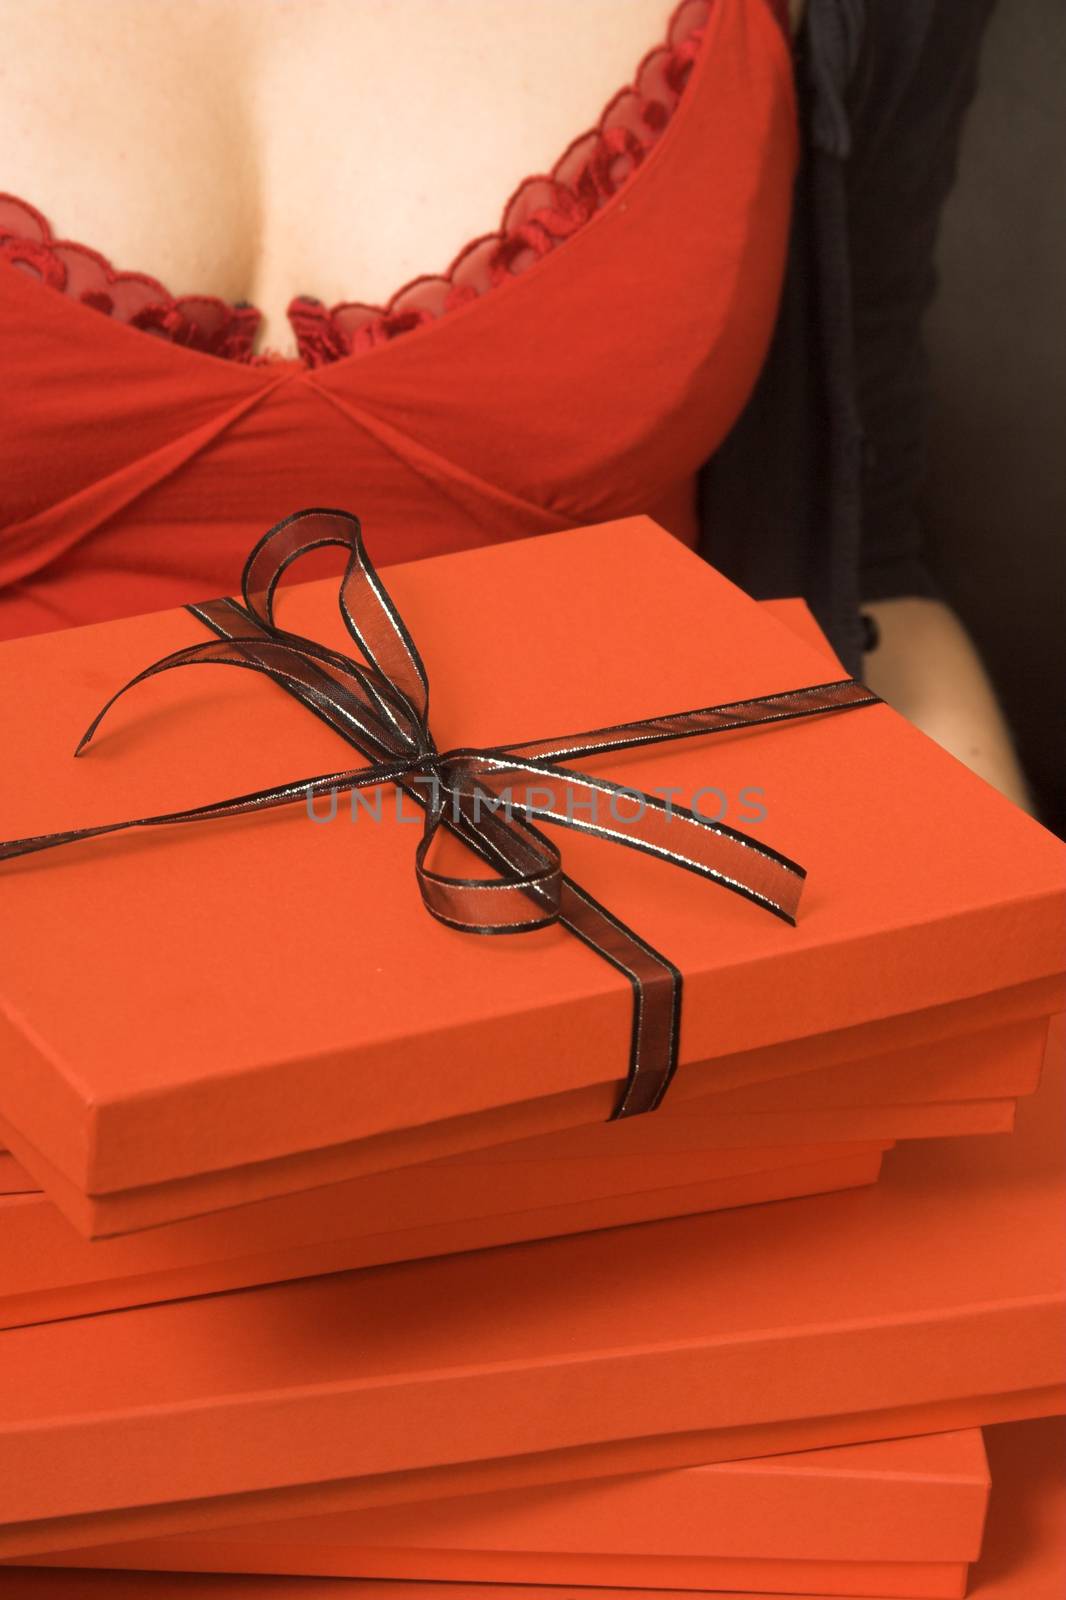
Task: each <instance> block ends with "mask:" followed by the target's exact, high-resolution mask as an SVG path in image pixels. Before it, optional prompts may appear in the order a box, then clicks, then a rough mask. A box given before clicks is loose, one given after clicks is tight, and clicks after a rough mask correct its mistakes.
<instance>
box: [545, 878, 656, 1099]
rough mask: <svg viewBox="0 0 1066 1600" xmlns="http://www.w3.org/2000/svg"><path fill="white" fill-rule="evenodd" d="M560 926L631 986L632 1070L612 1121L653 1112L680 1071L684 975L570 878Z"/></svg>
mask: <svg viewBox="0 0 1066 1600" xmlns="http://www.w3.org/2000/svg"><path fill="white" fill-rule="evenodd" d="M559 921H560V922H561V923H562V924H563V926H564V927H565V928H567V929H568V930H569V931H570V932H571V933H572V934H573V935H574V936H575V937H576V938H578V939H580V940H581V941H582V943H583V944H585V945H587V946H588V947H589V949H590V950H593V951H594V952H595V953H596V955H598V956H599V957H600V958H601V960H603V961H606V962H609V964H610V965H611V966H612V967H614V968H615V969H616V971H618V972H621V973H622V974H623V975H624V976H625V977H626V978H628V980H629V983H630V985H631V987H632V991H633V1025H632V1028H631V1030H630V1039H629V1069H628V1073H627V1075H626V1080H625V1083H624V1085H623V1087H622V1093H621V1096H620V1098H619V1100H618V1103H617V1105H616V1106H615V1109H614V1112H613V1113H612V1117H611V1120H612V1121H613V1122H615V1121H619V1120H620V1119H621V1118H623V1117H638V1116H641V1115H642V1114H643V1113H644V1112H646V1111H654V1110H655V1109H656V1107H657V1106H658V1105H660V1104H661V1102H662V1098H663V1095H664V1094H665V1093H666V1090H667V1088H668V1086H669V1084H670V1080H671V1078H672V1077H673V1075H674V1073H675V1072H676V1071H677V1061H678V1045H679V1042H680V1029H681V984H682V980H681V973H680V971H679V969H678V968H677V967H675V966H674V964H673V962H672V961H669V960H668V959H667V958H666V956H664V955H663V954H662V953H661V952H660V951H658V950H656V949H655V948H654V947H653V946H652V945H650V944H648V942H647V940H645V939H642V938H641V937H640V935H639V934H636V933H634V932H633V929H632V928H630V927H627V926H626V924H625V923H624V922H622V921H621V919H620V918H618V917H616V916H614V915H613V913H612V912H610V911H608V910H607V908H606V906H602V905H601V904H600V902H599V901H598V900H596V899H594V898H593V896H592V895H590V894H589V892H588V890H587V889H583V888H582V887H581V886H580V884H577V883H575V882H574V880H573V879H572V878H568V877H565V876H564V878H563V882H562V893H561V901H560V912H559Z"/></svg>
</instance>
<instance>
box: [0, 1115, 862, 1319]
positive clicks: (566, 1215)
mask: <svg viewBox="0 0 1066 1600" xmlns="http://www.w3.org/2000/svg"><path fill="white" fill-rule="evenodd" d="M883 1148H884V1147H883V1146H882V1145H880V1144H876V1143H869V1144H837V1145H829V1144H827V1145H821V1146H807V1145H790V1146H785V1147H783V1148H781V1147H777V1148H771V1149H764V1150H758V1149H756V1150H735V1151H728V1150H727V1151H721V1150H714V1149H711V1150H705V1151H701V1150H700V1149H699V1148H698V1146H697V1147H696V1148H694V1149H693V1148H690V1149H688V1150H686V1151H682V1152H670V1153H668V1154H665V1155H662V1156H660V1157H659V1158H658V1160H654V1159H649V1158H648V1157H646V1156H642V1155H640V1154H636V1155H632V1154H631V1155H629V1156H628V1157H626V1156H625V1155H621V1154H620V1155H619V1156H617V1157H613V1158H612V1159H610V1160H604V1159H602V1158H601V1159H600V1160H599V1161H596V1160H595V1159H593V1158H592V1157H591V1156H590V1157H589V1158H588V1159H587V1160H578V1159H567V1160H564V1159H555V1160H549V1159H546V1158H541V1159H540V1160H536V1161H534V1160H532V1159H530V1160H528V1161H523V1160H521V1159H519V1158H518V1157H515V1159H514V1160H512V1161H508V1162H506V1163H502V1162H490V1161H487V1160H486V1161H481V1162H478V1161H477V1160H476V1159H475V1158H463V1157H459V1158H456V1157H448V1158H446V1159H445V1160H444V1161H441V1162H436V1163H433V1164H430V1165H427V1166H422V1167H409V1168H404V1169H402V1170H401V1171H396V1172H383V1173H376V1174H372V1175H370V1176H369V1177H366V1178H356V1179H353V1180H352V1181H351V1182H349V1183H341V1184H330V1185H327V1186H326V1187H325V1188H321V1189H309V1190H304V1191H301V1192H299V1193H296V1194H291V1195H284V1196H280V1197H278V1198H276V1199H273V1200H262V1201H258V1202H257V1203H255V1204H253V1205H247V1206H238V1207H236V1208H235V1209H233V1210H228V1211H218V1212H215V1213H214V1214H213V1215H211V1216H207V1217H198V1218H194V1219H192V1220H191V1221H187V1222H175V1223H171V1224H169V1225H167V1226H166V1227H162V1228H152V1229H149V1230H148V1231H146V1232H141V1233H132V1234H127V1235H125V1236H123V1237H121V1238H114V1239H95V1240H88V1239H84V1238H83V1237H82V1236H81V1234H80V1233H78V1232H77V1231H76V1230H75V1229H74V1228H73V1227H72V1226H71V1224H70V1222H69V1221H68V1220H67V1218H66V1217H64V1216H63V1215H62V1213H61V1212H60V1211H59V1210H58V1209H57V1208H56V1207H55V1206H54V1205H53V1204H52V1201H51V1200H50V1199H49V1198H48V1197H47V1196H46V1195H44V1194H40V1193H38V1194H13V1195H5V1196H2V1197H0V1328H4V1327H18V1326H21V1325H24V1324H28V1323H32V1322H48V1321H52V1320H54V1319H55V1318H57V1317H71V1316H82V1315H85V1314H86V1313H88V1312H94V1311H106V1310H113V1309H115V1308H117V1307H120V1306H135V1305H146V1304H149V1303H150V1302H152V1301H155V1300H170V1299H176V1298H179V1297H182V1296H188V1295H197V1294H214V1293H217V1292H218V1291H219V1290H221V1289H235V1288H242V1287H245V1286H246V1285H249V1284H255V1283H277V1282H280V1281H281V1280H283V1279H286V1278H300V1277H306V1276H308V1275H311V1274H315V1273H323V1272H339V1271H342V1270H345V1269H348V1268H353V1267H363V1266H374V1265H380V1264H381V1263H382V1262H386V1261H405V1260H411V1259H414V1258H417V1257H420V1256H435V1255H445V1254H450V1253H452V1252H454V1251H459V1250H474V1249H479V1248H483V1247H485V1246H488V1245H501V1244H511V1243H514V1242H516V1241H519V1240H526V1239H542V1238H551V1237H555V1236H559V1235H562V1234H568V1233H581V1232H584V1231H586V1230H588V1229H592V1228H606V1227H612V1226H617V1225H618V1224H622V1223H632V1222H644V1221H648V1220H651V1219H653V1218H659V1217H672V1216H683V1215H686V1214H687V1213H691V1212H697V1211H716V1210H719V1209H723V1208H727V1207H730V1206H743V1205H752V1204H755V1203H756V1202H760V1201H766V1200H780V1199H785V1198H788V1197H791V1196H796V1195H805V1194H820V1193H825V1192H826V1191H828V1190H832V1189H844V1188H850V1187H852V1186H853V1185H856V1184H863V1183H874V1182H876V1180H877V1176H878V1173H879V1171H880V1167H881V1155H882V1150H883Z"/></svg>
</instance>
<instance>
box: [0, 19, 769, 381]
mask: <svg viewBox="0 0 1066 1600" xmlns="http://www.w3.org/2000/svg"><path fill="white" fill-rule="evenodd" d="M768 3H769V4H770V6H771V9H772V10H773V11H774V14H775V16H776V17H777V19H778V20H779V21H780V22H781V23H782V26H783V27H784V28H785V29H786V33H787V9H786V5H787V0H768ZM712 4H713V0H679V3H678V4H676V5H675V7H674V10H673V12H672V14H671V18H670V22H669V26H668V29H667V34H666V42H665V43H664V44H660V45H657V46H655V47H654V48H653V49H651V50H649V51H648V53H647V54H646V55H645V56H644V58H643V59H642V61H641V62H640V65H639V67H638V68H637V72H636V75H635V77H634V79H633V82H632V83H631V84H628V85H627V86H626V87H625V88H624V89H621V90H620V91H619V92H618V94H616V95H615V96H614V98H613V99H612V100H611V101H610V102H609V104H608V105H607V107H606V109H605V111H604V112H603V115H602V116H601V118H600V120H599V123H598V124H597V125H596V127H594V128H592V129H590V130H589V131H588V132H586V133H583V134H581V135H579V137H578V138H576V139H575V140H573V142H572V143H571V144H570V145H569V146H568V147H567V149H566V150H565V151H564V152H563V154H562V156H561V157H560V159H559V160H558V161H557V162H556V164H555V166H554V168H553V169H552V172H551V174H550V175H546V176H545V175H541V176H535V177H529V178H526V179H524V180H523V181H522V183H520V184H519V186H518V188H517V189H516V190H515V192H514V194H513V195H512V196H511V198H510V200H508V202H507V204H506V206H505V207H504V211H503V220H502V222H501V225H500V227H499V228H498V229H497V230H496V231H495V232H493V233H487V234H483V235H481V236H480V237H479V238H477V239H474V240H472V241H471V243H470V244H468V245H466V246H465V247H464V248H463V249H462V250H461V251H460V252H459V254H458V255H457V256H456V257H455V259H454V261H453V262H452V263H451V265H450V266H449V267H448V269H447V270H446V271H445V272H443V273H441V274H439V275H422V276H419V277H417V278H413V279H412V280H411V281H410V282H409V283H406V284H405V285H404V286H403V288H401V289H399V290H398V291H397V292H396V294H394V295H393V296H392V298H391V299H390V300H389V302H388V303H387V305H384V306H373V305H366V304H364V303H362V302H361V301H342V302H341V303H339V304H338V305H334V306H329V307H327V306H325V305H323V304H322V302H321V301H319V300H316V299H314V298H313V297H312V296H309V295H297V296H296V297H295V298H294V299H293V300H291V301H290V303H289V306H288V317H289V321H290V323H291V326H292V329H293V332H294V334H295V336H296V343H297V348H298V350H299V358H300V360H301V361H302V362H304V363H305V364H306V365H307V366H310V367H318V366H323V365H326V364H327V363H329V362H332V361H337V360H340V359H342V358H343V357H346V356H350V355H355V354H358V353H359V352H361V351H364V350H370V349H373V348H374V347H375V346H377V345H379V344H384V343H387V342H388V341H390V340H392V339H395V338H397V337H398V336H399V335H401V334H404V333H407V332H409V331H411V330H412V329H414V328H418V327H422V326H423V325H424V324H425V323H428V322H432V321H434V320H436V318H438V317H440V316H444V315H446V314H447V313H448V312H449V311H454V310H456V309H457V308H458V307H459V306H464V305H467V304H468V303H469V302H470V301H471V300H475V299H477V298H478V297H479V296H480V295H483V294H486V293H488V292H490V291H491V290H492V289H494V288H496V287H497V286H498V285H500V284H501V283H505V282H507V281H508V280H509V279H511V278H515V277H518V276H519V275H520V274H521V273H523V272H525V271H527V270H528V268H529V267H531V266H532V265H533V264H534V263H535V262H537V261H539V260H540V259H541V258H542V257H543V256H546V255H547V254H549V253H550V252H551V251H552V250H554V249H556V248H557V247H558V246H559V245H560V244H562V243H563V242H564V241H565V240H566V239H569V238H572V237H573V235H574V234H575V233H577V232H578V230H579V229H580V228H582V227H583V226H584V224H585V223H586V222H588V221H589V219H590V218H591V217H592V216H594V215H595V213H596V212H597V211H599V210H600V209H601V208H602V207H603V206H604V205H606V204H607V202H608V201H609V200H611V199H612V198H613V197H614V196H615V195H616V194H617V193H618V191H619V190H620V189H621V188H622V187H623V186H624V185H625V184H626V183H627V182H628V181H629V180H630V179H631V178H632V177H633V175H634V173H635V172H636V171H637V170H638V169H639V167H640V166H641V164H642V163H643V161H644V160H645V159H646V157H647V155H648V153H649V151H650V150H651V149H652V148H653V147H654V145H655V144H656V143H657V141H658V140H659V138H660V137H661V135H662V133H663V131H664V129H665V128H666V126H667V124H668V123H669V121H670V118H671V116H672V115H673V113H674V111H675V109H676V107H677V105H678V102H679V101H680V99H681V96H682V94H683V92H684V89H685V85H686V84H687V82H688V79H689V76H690V74H691V71H692V67H693V64H694V62H695V60H696V57H697V54H698V52H699V47H700V44H701V41H702V39H703V33H704V27H705V24H706V21H707V16H708V14H709V11H710V9H711V5H712ZM0 259H6V260H7V261H9V262H10V263H11V264H12V265H13V266H15V267H17V268H20V269H21V270H23V271H25V272H29V273H31V274H33V275H34V276H35V277H37V278H39V279H40V280H41V282H42V283H45V284H48V285H49V286H50V287H53V288H56V289H58V290H60V291H61V292H62V293H64V294H67V295H70V296H71V297H72V298H74V299H76V300H79V301H81V303H82V304H83V305H86V306H90V307H92V308H93V309H94V310H97V311H101V312H103V313H104V315H106V316H109V317H113V318H115V319H116V320H117V321H120V322H126V323H129V324H130V325H131V326H133V327H135V328H139V329H141V331H142V332H144V333H149V334H154V335H156V336H157V337H159V338H163V339H168V340H170V341H171V342H172V343H174V344H180V345H186V346H187V347H189V348H190V349H194V350H199V351H202V352H205V353H206V354H209V355H214V356H219V357H221V358H223V359H224V360H227V361H240V362H246V363H248V364H251V365H265V364H269V363H273V362H276V361H278V360H279V359H284V358H280V357H278V356H277V355H275V354H271V353H266V354H260V355H256V354H255V353H253V350H252V346H253V344H254V342H255V337H256V334H257V332H258V329H259V326H260V323H261V321H262V313H261V312H260V311H259V310H258V309H257V308H256V307H255V306H253V305H250V304H248V303H247V302H238V303H234V304H231V303H229V302H227V301H225V300H221V299H218V298H217V297H216V296H214V295H172V294H171V293H170V292H169V291H168V290H167V289H166V288H165V287H164V285H163V284H161V283H160V282H159V281H158V280H157V279H156V278H152V277H149V276H148V275H147V274H146V273H141V272H119V271H116V270H115V269H114V268H113V267H112V266H111V264H110V262H108V261H107V260H106V258H105V257H104V256H102V255H101V254H100V253H99V252H98V251H96V250H92V249H90V248H89V247H88V246H87V245H82V244H77V243H75V242H74V241H73V240H69V239H57V238H55V237H54V236H53V234H52V231H51V229H50V227H49V225H48V223H47V221H46V220H45V218H44V217H43V216H42V215H41V213H40V212H39V211H37V210H36V208H35V207H33V206H31V205H30V204H28V202H26V201H24V200H20V199H18V198H17V197H16V196H15V195H10V194H0Z"/></svg>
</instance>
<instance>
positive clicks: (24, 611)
mask: <svg viewBox="0 0 1066 1600" xmlns="http://www.w3.org/2000/svg"><path fill="white" fill-rule="evenodd" d="M664 20H665V19H664ZM797 149H798V135H797V126H796V107H795V99H794V92H793V80H792V71H791V54H790V47H789V40H788V34H787V24H786V22H785V19H784V16H783V8H782V7H781V6H780V5H778V4H775V3H774V0H681V3H680V4H678V5H676V6H675V8H674V10H673V12H672V15H671V17H670V19H669V26H668V31H667V33H666V36H665V38H664V39H663V40H662V41H661V42H659V43H658V44H656V45H654V46H653V47H652V48H651V49H650V50H649V52H648V53H647V54H646V55H645V57H644V59H643V61H642V62H641V63H640V64H639V67H638V70H637V72H636V75H635V77H634V80H633V83H632V85H630V86H628V87H626V88H624V89H623V90H621V91H620V92H619V94H618V95H616V96H615V97H614V99H613V100H612V101H611V103H610V105H609V106H608V107H607V109H606V111H605V113H604V115H603V117H602V119H601V121H600V123H599V125H598V126H597V127H596V128H594V129H592V130H590V131H589V132H586V133H584V134H582V135H581V136H579V137H578V138H577V139H575V140H574V142H573V143H572V144H571V145H570V147H569V148H568V149H567V151H566V152H565V153H564V154H563V155H562V157H561V158H560V160H559V162H558V163H557V165H556V167H555V168H554V170H553V172H552V173H551V174H550V175H548V176H543V177H535V178H529V179H526V180H524V181H523V182H522V183H521V184H520V185H519V187H518V188H517V190H516V191H515V193H514V194H513V195H512V197H511V199H510V201H509V202H508V204H507V206H506V207H505V208H504V213H503V220H502V223H501V226H500V228H499V229H498V230H497V231H496V232H494V233H492V234H488V235H486V236H484V237H482V238H479V239H476V240H474V241H473V242H472V243H471V244H470V245H468V246H467V247H466V249H465V250H463V251H462V252H461V253H460V255H459V256H458V257H457V258H456V260H455V261H454V262H453V263H452V265H451V267H450V268H449V269H448V270H447V271H446V272H445V273H443V274H441V275H439V276H426V277H421V278H418V279H416V280H414V281H413V282H412V283H410V284H408V285H406V286H405V287H404V288H403V289H402V290H400V291H399V292H398V293H397V294H396V295H395V296H394V297H393V299H392V300H391V301H390V302H389V304H388V305H387V306H385V307H372V306H366V305H362V304H359V303H355V302H352V303H345V304H342V305H339V306H334V307H332V308H327V307H325V306H323V305H321V304H320V303H319V302H317V301H315V300H314V299H312V298H310V297H308V296H299V297H297V298H296V299H294V300H293V301H292V302H291V304H290V306H289V318H290V321H291V324H292V327H293V331H294V333H295V335H296V339H297V343H298V349H299V356H298V358H294V359H288V358H282V357H278V356H272V355H270V354H265V355H258V354H255V353H253V350H252V342H253V340H254V336H255V332H256V326H257V323H258V321H259V313H258V312H257V311H256V310H255V308H254V307H251V306H247V305H227V304H225V303H223V302H222V301H219V300H217V299H213V298H211V297H208V296H196V295H185V294H178V295H175V294H172V293H170V292H168V290H167V289H165V288H164V287H163V286H162V285H161V284H160V283H158V282H157V281H156V280H155V279H152V278H149V277H146V276H145V275H143V274H139V273H136V272H128V271H125V270H118V269H117V268H116V267H114V266H113V265H112V264H110V263H108V262H107V261H105V260H104V259H103V257H101V256H100V255H99V254H98V253H97V252H95V251H93V250H92V249H90V248H88V247H87V246H85V245H83V244H76V243H73V242H72V241H69V240H65V239H62V238H60V237H58V236H57V235H56V234H55V233H53V231H52V228H51V226H50V225H49V222H48V221H46V219H45V218H44V217H43V216H42V215H41V213H40V212H39V211H38V210H37V209H36V208H35V207H34V206H33V205H31V204H29V203H28V202H27V201H26V200H25V199H20V198H16V197H15V196H12V195H0V350H2V351H3V364H4V365H3V378H2V382H0V638H3V637H11V636H14V635H17V634H26V633H33V632H37V631H41V630H46V629H52V628H57V627H62V626H66V625H68V624H71V623H81V622H90V621H97V620H100V619H103V618H107V617H113V616H121V615H128V614H131V613H134V612H138V611H148V610H153V609H155V608H158V607H165V606H173V605H179V604H184V603H186V602H188V601H191V600H199V599H204V598H208V597H212V596H216V595H221V594H228V593H232V592H233V591H234V588H235V586H236V584H237V581H238V576H239V573H240V569H241V565H242V563H243V559H244V556H245V554H246V553H247V551H248V550H249V548H250V547H251V545H252V544H253V543H254V542H255V540H256V539H257V538H258V537H259V535H260V534H261V533H262V532H263V531H264V530H265V529H266V528H267V527H269V526H270V525H271V524H272V523H274V522H276V521H277V520H278V519H279V518H281V517H283V516H286V515H287V514H288V513H289V512H291V511H294V510H297V509H298V508H300V507H302V506H310V505H327V506H340V507H343V508H345V509H347V510H351V511H354V512H356V513H357V515H358V516H359V517H360V518H361V519H362V522H363V526H364V531H365V534H366V539H367V544H368V547H369V549H370V552H371V555H372V557H373V559H374V560H375V561H376V562H378V563H379V564H381V565H388V564H389V563H391V562H396V561H408V560H413V559H417V558H420V557H423V556H427V555H434V554H439V553H443V552H446V551H452V550H458V549H462V548H465V547H468V546H473V545H480V544H487V543H490V542H493V541H497V540H503V539H518V538H524V537H527V536H529V535H531V534H536V533H539V532H542V531H554V530H559V529H565V528H569V527H574V526H579V525H581V524H583V523H590V522H600V521H606V520H610V519H613V518H616V517H621V516H627V515H631V514H634V513H638V512H646V513H648V514H650V515H651V516H653V517H655V518H656V519H657V520H658V521H659V522H661V523H663V525H664V526H666V527H668V528H669V529H671V531H673V532H674V533H676V534H677V535H678V536H679V537H681V538H684V539H686V540H688V541H690V542H694V540H695V534H696V510H695V479H696V473H697V471H698V469H699V467H700V466H701V464H702V463H703V462H704V461H705V460H706V459H707V458H708V456H710V455H711V454H712V453H713V451H714V450H715V448H716V447H717V445H718V444H719V442H720V441H721V439H722V438H723V436H724V435H725V433H726V432H727V431H728V429H729V428H730V426H731V424H732V423H733V421H734V420H735V418H736V417H737V415H738V414H739V412H740V410H741V408H742V406H743V404H744V401H745V399H746V397H747V395H748V393H749V391H750V389H751V387H752V385H753V383H754V381H755V378H756V376H757V373H758V371H759V368H760V366H761V363H762V361H763V358H764V355H765V351H766V347H767V344H768V341H769V337H770V333H771V329H772V325H773V321H774V316H775V311H776V306H777V301H778V297H779V293H780V287H781V281H782V278H783V273H784V263H785V255H786V247H787V235H788V225H789V216H790V205H791V192H792V183H793V178H794V174H795V167H796V161H797ZM51 220H52V221H53V222H54V223H56V224H60V223H61V219H59V218H54V219H51ZM307 575H308V576H310V575H311V574H310V573H308V574H307Z"/></svg>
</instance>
